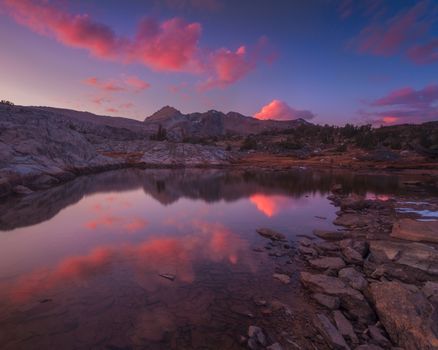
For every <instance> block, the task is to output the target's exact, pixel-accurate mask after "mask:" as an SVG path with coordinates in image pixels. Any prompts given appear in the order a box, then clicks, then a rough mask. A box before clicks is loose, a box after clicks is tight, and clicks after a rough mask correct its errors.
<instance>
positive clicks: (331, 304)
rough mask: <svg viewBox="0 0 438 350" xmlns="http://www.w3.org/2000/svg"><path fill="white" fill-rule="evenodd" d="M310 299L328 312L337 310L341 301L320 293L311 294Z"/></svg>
mask: <svg viewBox="0 0 438 350" xmlns="http://www.w3.org/2000/svg"><path fill="white" fill-rule="evenodd" d="M312 298H313V299H315V300H316V301H317V302H318V303H319V304H321V305H322V306H325V307H326V308H328V309H330V310H335V309H339V306H340V305H341V301H340V300H339V298H338V297H334V296H330V295H326V294H322V293H313V294H312Z"/></svg>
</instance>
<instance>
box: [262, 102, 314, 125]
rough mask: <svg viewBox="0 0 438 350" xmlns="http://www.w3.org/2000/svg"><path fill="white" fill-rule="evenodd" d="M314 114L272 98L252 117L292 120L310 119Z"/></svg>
mask: <svg viewBox="0 0 438 350" xmlns="http://www.w3.org/2000/svg"><path fill="white" fill-rule="evenodd" d="M314 117H315V115H314V114H313V113H312V112H310V111H306V110H296V109H294V108H292V107H290V106H289V105H288V104H287V103H286V102H283V101H280V100H272V101H271V102H270V103H268V104H267V105H265V106H263V107H262V109H261V110H260V111H259V112H258V113H256V114H255V115H254V118H257V119H262V120H267V119H275V120H294V119H299V118H301V119H306V120H308V119H312V118H314Z"/></svg>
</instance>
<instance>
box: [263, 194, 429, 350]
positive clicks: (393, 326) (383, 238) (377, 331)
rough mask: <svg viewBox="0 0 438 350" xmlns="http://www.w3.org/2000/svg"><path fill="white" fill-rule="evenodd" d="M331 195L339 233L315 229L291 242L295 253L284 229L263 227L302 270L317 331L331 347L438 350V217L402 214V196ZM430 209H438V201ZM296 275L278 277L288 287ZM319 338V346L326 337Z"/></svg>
mask: <svg viewBox="0 0 438 350" xmlns="http://www.w3.org/2000/svg"><path fill="white" fill-rule="evenodd" d="M328 199H329V200H330V201H331V202H332V204H333V205H335V206H336V207H338V208H339V210H338V212H337V213H336V214H337V217H336V219H335V220H334V222H333V223H334V224H335V225H336V226H338V227H339V230H334V231H325V230H318V229H315V230H314V233H313V235H306V236H301V239H300V240H298V241H297V242H294V241H292V244H293V243H295V246H294V247H293V248H294V251H293V252H291V251H290V250H287V249H284V248H283V243H282V242H288V243H290V242H289V241H288V240H286V239H285V237H284V236H283V235H282V234H281V233H278V232H275V231H272V230H269V229H264V230H260V231H258V233H259V234H260V235H261V236H263V237H264V238H266V239H267V240H269V241H270V243H269V244H270V245H271V246H272V248H269V250H268V251H266V252H267V253H268V254H269V255H270V256H274V257H275V256H283V255H285V254H287V255H288V256H289V257H290V259H291V261H294V264H296V266H300V267H301V268H299V267H298V273H299V280H300V283H301V286H302V288H303V289H304V290H305V291H306V294H307V297H306V298H305V300H306V302H307V303H308V309H309V310H311V309H312V306H314V305H315V304H316V305H318V307H319V309H318V311H317V313H316V314H314V315H311V318H312V325H311V327H312V330H313V332H314V333H315V334H319V336H322V338H323V339H324V342H325V343H326V345H327V346H328V347H329V348H332V349H345V350H347V349H357V350H383V349H405V350H420V349H438V335H437V333H436V329H435V327H436V321H437V314H438V236H436V234H437V233H438V221H437V220H433V221H418V220H417V219H421V217H420V218H419V217H418V215H416V214H415V215H406V214H401V213H400V212H398V211H397V210H396V206H397V205H398V204H397V203H399V202H398V200H400V199H395V198H394V199H389V200H385V201H382V200H369V199H365V198H364V197H360V196H357V195H346V194H344V193H343V191H342V188H339V186H338V187H336V186H335V187H334V188H333V191H332V194H331V195H330V196H329V197H328ZM400 203H402V202H400ZM407 203H411V204H410V205H414V206H417V207H418V208H421V209H423V210H424V208H425V204H424V203H420V202H418V204H415V202H407ZM413 203H414V204H413ZM429 206H431V207H432V209H433V210H434V211H437V210H438V201H436V200H435V201H433V200H432V202H431V203H429ZM266 249H267V248H266ZM273 252H274V254H273ZM278 264H279V263H278V262H277V265H278ZM303 266H304V267H303ZM294 275H295V273H287V272H282V273H281V275H280V276H279V275H278V274H274V275H273V280H275V279H279V280H281V281H282V282H283V283H285V284H289V283H290V279H291V278H292V277H293V276H294ZM292 288H294V287H292ZM293 311H294V310H292V313H293ZM282 340H283V343H284V339H282ZM312 342H314V343H313V347H314V348H318V345H320V342H321V339H317V337H314V339H312Z"/></svg>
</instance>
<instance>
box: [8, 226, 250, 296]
mask: <svg viewBox="0 0 438 350" xmlns="http://www.w3.org/2000/svg"><path fill="white" fill-rule="evenodd" d="M186 229H187V230H188V231H189V232H191V233H189V234H187V235H183V236H178V237H175V236H169V235H168V236H166V237H158V236H155V237H154V236H153V235H150V236H149V238H148V239H147V240H145V241H142V242H139V243H124V244H122V245H108V246H100V247H96V248H94V249H92V250H91V251H90V252H89V253H88V254H87V255H82V256H69V257H66V258H64V259H63V260H62V261H60V262H59V263H57V264H56V265H55V266H53V267H47V268H44V269H37V270H34V271H32V272H30V273H27V274H24V275H21V276H20V277H19V278H18V279H17V280H15V281H13V282H9V283H7V284H0V291H2V293H3V294H4V295H2V298H7V299H9V300H10V301H11V302H27V301H28V300H30V299H34V298H37V299H38V298H43V297H45V295H47V294H53V293H57V292H59V291H60V290H63V289H69V288H70V289H74V288H75V287H80V286H83V285H86V284H88V283H92V280H93V278H100V277H102V276H101V275H110V274H112V273H113V272H114V271H115V270H120V269H122V270H123V271H124V273H125V274H127V275H131V276H130V277H131V278H132V279H134V280H135V281H136V283H137V284H138V285H140V286H142V287H143V288H144V289H145V290H148V291H153V290H154V289H155V288H157V286H159V285H161V284H164V283H169V281H167V280H166V279H164V278H163V277H161V276H159V274H172V275H174V276H175V283H178V282H181V283H191V282H193V281H194V280H195V275H196V272H195V266H196V265H197V264H199V263H200V262H202V263H205V262H212V263H225V264H231V265H235V264H243V265H244V266H245V268H246V269H248V270H250V271H255V268H256V265H255V264H254V261H253V260H252V258H251V255H250V254H248V251H249V249H248V244H249V243H248V242H247V241H245V240H243V239H241V238H240V237H239V236H238V235H236V234H235V233H233V232H232V231H231V230H229V229H228V228H227V227H225V226H224V225H222V224H219V223H209V222H203V221H193V222H192V223H191V224H190V225H188V226H187V227H186ZM106 277H107V278H108V276H106Z"/></svg>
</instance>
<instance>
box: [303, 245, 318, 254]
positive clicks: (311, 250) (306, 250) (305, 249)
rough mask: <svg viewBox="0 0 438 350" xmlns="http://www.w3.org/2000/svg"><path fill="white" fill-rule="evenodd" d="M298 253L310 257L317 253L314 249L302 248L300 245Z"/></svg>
mask: <svg viewBox="0 0 438 350" xmlns="http://www.w3.org/2000/svg"><path fill="white" fill-rule="evenodd" d="M298 251H299V252H300V253H301V254H303V255H311V256H317V255H318V253H317V252H316V250H315V249H313V248H310V247H306V246H302V245H300V246H299V247H298Z"/></svg>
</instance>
